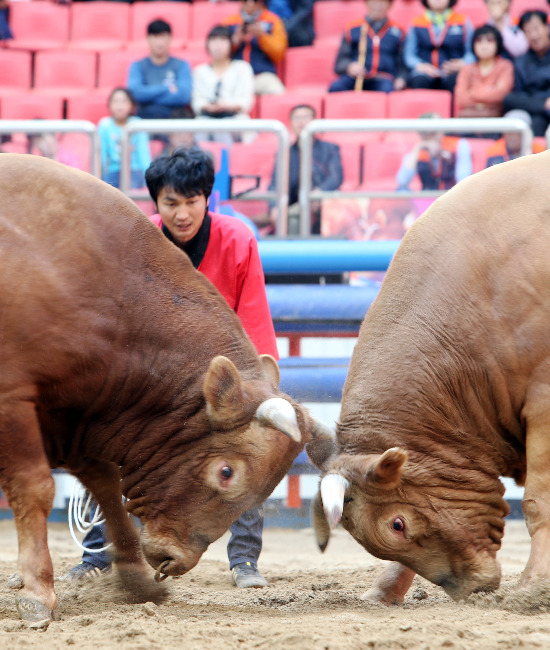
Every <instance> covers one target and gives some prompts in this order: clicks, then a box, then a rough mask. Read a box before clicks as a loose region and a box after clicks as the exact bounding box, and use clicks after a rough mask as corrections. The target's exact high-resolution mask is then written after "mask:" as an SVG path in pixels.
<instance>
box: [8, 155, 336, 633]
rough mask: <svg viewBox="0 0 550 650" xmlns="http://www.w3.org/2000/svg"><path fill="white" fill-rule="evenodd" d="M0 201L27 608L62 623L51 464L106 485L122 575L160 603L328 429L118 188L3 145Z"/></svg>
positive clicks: (99, 492) (93, 487)
mask: <svg viewBox="0 0 550 650" xmlns="http://www.w3.org/2000/svg"><path fill="white" fill-rule="evenodd" d="M0 206H1V208H0V368H1V372H0V487H1V489H2V490H3V491H4V494H5V496H6V498H7V500H8V503H9V505H10V507H11V509H12V510H13V515H14V519H15V524H16V528H17V535H18V541H19V558H18V564H17V574H18V579H17V580H16V581H14V582H16V583H17V586H18V591H17V593H16V605H17V609H18V612H19V615H20V616H21V618H23V619H26V620H31V621H32V620H42V619H46V618H54V617H55V612H56V608H57V597H56V594H55V590H54V573H53V565H52V561H51V558H50V554H49V551H48V545H47V517H48V515H49V513H50V510H51V508H52V503H53V497H54V482H53V479H52V475H51V469H52V468H56V467H61V468H65V469H66V470H68V471H69V472H71V473H72V474H74V475H75V476H76V477H77V478H78V479H79V480H80V481H81V482H82V483H83V484H84V485H85V486H86V487H87V488H88V489H89V490H90V491H91V492H92V493H93V495H94V496H95V498H96V499H97V501H98V503H99V504H100V506H101V508H102V510H103V513H104V515H105V518H106V521H107V527H108V529H109V534H110V537H111V540H112V542H113V548H114V552H113V559H114V566H115V568H116V570H117V571H118V573H119V575H120V577H121V580H122V584H123V585H126V587H125V588H127V589H129V590H130V589H135V588H136V585H138V586H139V589H140V590H142V593H143V594H144V596H143V597H144V599H147V598H148V596H147V594H148V585H150V586H152V585H154V580H153V578H154V572H155V571H156V578H157V580H158V579H161V578H163V577H164V576H175V575H181V574H183V573H186V572H187V571H189V570H190V569H192V568H193V567H194V566H195V565H196V564H197V562H198V561H199V559H200V557H201V555H202V554H203V552H204V551H205V550H206V548H207V547H208V545H209V544H210V543H211V542H213V541H214V540H216V539H217V538H219V537H220V536H221V535H222V534H223V533H224V532H225V531H226V530H227V529H228V528H229V526H230V525H231V524H232V523H233V522H234V521H235V520H236V519H238V517H239V516H240V515H241V514H242V513H243V512H244V511H245V510H247V509H249V508H251V507H253V506H254V505H258V504H260V503H262V502H263V501H264V500H265V499H266V498H267V497H268V496H269V494H270V493H271V492H272V490H273V489H274V487H275V486H276V485H277V484H278V483H279V481H280V480H281V479H282V478H283V477H284V475H285V474H286V472H287V471H288V469H289V468H290V466H291V464H292V462H293V460H294V458H295V457H296V456H297V454H298V453H299V452H300V450H301V449H302V448H303V445H304V444H308V443H310V444H311V445H312V446H313V447H314V446H315V445H316V444H317V443H320V444H323V440H326V438H327V437H330V436H331V432H330V430H328V429H327V428H326V427H324V426H323V425H322V424H321V423H318V422H315V421H314V420H313V418H312V417H311V416H310V415H309V413H308V412H307V410H306V409H304V408H303V407H302V406H300V405H299V404H296V403H295V402H294V401H293V400H292V399H291V398H289V397H288V396H286V395H284V394H282V393H281V392H280V391H279V390H278V383H279V369H278V366H277V363H276V361H275V360H274V359H273V358H272V357H270V356H267V355H266V356H262V357H259V356H258V355H257V354H256V351H255V349H254V346H253V345H252V343H251V342H250V340H249V339H248V337H247V335H246V333H245V332H244V330H243V328H242V326H241V324H240V321H239V320H238V318H237V316H236V315H235V314H234V312H233V311H232V310H231V309H230V308H229V307H228V305H227V303H226V302H225V300H224V299H223V297H222V296H221V295H220V294H219V293H218V292H217V290H216V289H215V288H214V287H213V285H212V284H211V283H210V282H209V281H208V280H207V279H206V278H205V277H204V276H203V275H202V274H201V273H199V272H197V271H195V269H194V268H193V266H192V264H191V262H190V261H189V260H188V258H187V257H186V255H185V254H184V253H183V252H182V251H180V250H178V249H177V248H176V247H175V246H174V245H173V244H172V243H170V242H169V241H168V240H167V239H166V238H165V237H164V236H163V234H162V233H161V231H160V230H159V229H158V228H157V227H156V226H154V225H153V224H151V223H150V222H149V220H148V219H147V218H146V217H145V215H143V213H142V212H141V211H140V210H139V209H138V208H137V207H136V206H135V204H134V203H133V202H132V201H130V200H129V199H127V198H126V197H125V196H124V195H123V194H122V193H121V192H119V191H118V190H116V189H114V188H112V187H110V186H108V185H106V184H105V183H103V182H101V181H99V180H97V179H95V178H93V177H92V176H91V175H89V174H86V173H84V172H79V171H77V170H74V169H70V168H68V167H66V166H64V165H61V164H59V163H56V162H53V161H50V160H47V159H44V158H39V157H35V156H28V155H21V154H2V156H0ZM122 495H124V496H126V497H127V499H128V501H127V502H126V505H125V506H123V505H122V501H121V497H122ZM126 511H128V512H130V513H131V514H133V515H135V516H136V517H139V519H140V520H141V523H142V528H141V540H140V537H139V535H138V532H137V530H136V528H135V526H134V525H133V523H132V522H131V520H130V518H129V517H128V516H127V512H126ZM149 565H150V566H149Z"/></svg>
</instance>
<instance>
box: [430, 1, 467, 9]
mask: <svg viewBox="0 0 550 650" xmlns="http://www.w3.org/2000/svg"><path fill="white" fill-rule="evenodd" d="M421 2H422V4H423V5H424V7H426V9H429V7H428V0H421ZM457 2H458V0H450V2H449V6H448V7H447V8H448V9H450V8H451V7H454V6H455V4H456V3H457Z"/></svg>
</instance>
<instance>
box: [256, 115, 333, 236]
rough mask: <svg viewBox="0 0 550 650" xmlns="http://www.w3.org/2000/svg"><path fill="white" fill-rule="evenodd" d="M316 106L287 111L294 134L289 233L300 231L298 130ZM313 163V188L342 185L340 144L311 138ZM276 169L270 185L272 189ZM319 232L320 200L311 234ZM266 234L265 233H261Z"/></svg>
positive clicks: (273, 216)
mask: <svg viewBox="0 0 550 650" xmlns="http://www.w3.org/2000/svg"><path fill="white" fill-rule="evenodd" d="M315 115H316V113H315V109H314V108H313V107H312V106H309V105H307V104H300V105H299V106H294V108H293V109H292V110H291V111H290V129H291V131H292V134H293V136H294V143H293V144H292V146H291V147H290V163H289V165H290V168H289V174H288V234H290V235H296V234H298V233H299V231H300V205H299V203H298V190H299V186H300V142H299V138H300V133H301V132H302V131H303V130H304V127H305V126H306V125H307V124H309V123H310V122H311V120H313V119H315ZM312 162H313V165H312V170H311V177H312V178H311V185H312V189H315V190H337V189H338V188H339V187H340V185H341V184H342V180H343V172H342V161H341V158H340V147H339V146H338V145H337V144H333V143H331V142H325V141H324V140H318V139H317V138H315V139H314V141H313V161H312ZM275 188H276V185H275V169H274V170H273V175H272V177H271V183H270V185H269V189H270V190H274V189H275ZM277 214H278V212H277V206H275V205H273V206H272V207H271V210H270V221H271V224H270V230H271V232H273V231H274V227H275V223H276V221H277ZM320 232H321V206H320V204H319V202H316V204H315V205H312V214H311V233H312V234H320ZM263 234H267V233H263Z"/></svg>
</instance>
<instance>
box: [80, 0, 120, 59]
mask: <svg viewBox="0 0 550 650" xmlns="http://www.w3.org/2000/svg"><path fill="white" fill-rule="evenodd" d="M129 37H130V5H128V4H126V3H125V2H108V1H107V0H94V2H74V3H72V4H71V5H70V14H69V38H70V40H69V43H68V45H69V46H70V47H75V48H77V49H90V50H96V51H97V52H102V51H104V50H105V49H107V48H113V49H121V48H123V47H125V45H126V42H127V41H128V40H129Z"/></svg>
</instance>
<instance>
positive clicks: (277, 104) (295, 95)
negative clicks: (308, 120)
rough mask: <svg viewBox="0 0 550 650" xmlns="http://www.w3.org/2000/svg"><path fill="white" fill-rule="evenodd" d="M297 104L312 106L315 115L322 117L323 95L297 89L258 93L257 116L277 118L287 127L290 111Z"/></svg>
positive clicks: (269, 118)
mask: <svg viewBox="0 0 550 650" xmlns="http://www.w3.org/2000/svg"><path fill="white" fill-rule="evenodd" d="M299 104H307V105H309V106H313V108H314V109H315V111H316V113H317V117H318V118H321V117H323V95H322V94H321V93H312V92H298V91H289V92H287V93H284V94H283V95H260V96H259V97H258V117H259V118H262V119H266V120H279V121H280V122H282V123H283V124H285V125H286V126H287V127H288V126H289V124H290V120H289V115H290V111H291V109H292V108H293V107H294V106H298V105H299Z"/></svg>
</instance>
